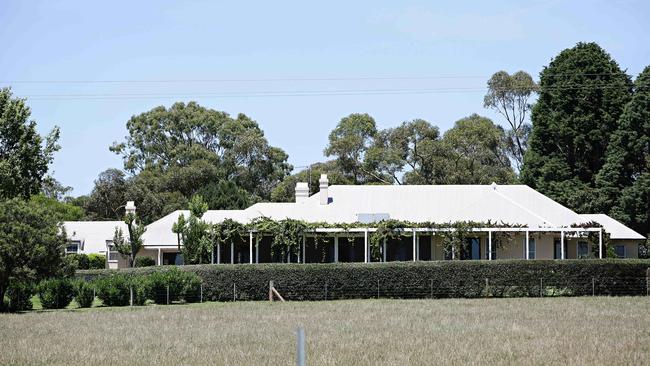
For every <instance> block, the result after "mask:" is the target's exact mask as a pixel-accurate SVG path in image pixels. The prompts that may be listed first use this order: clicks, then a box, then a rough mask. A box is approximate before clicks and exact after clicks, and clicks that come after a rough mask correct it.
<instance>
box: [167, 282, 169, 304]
mask: <svg viewBox="0 0 650 366" xmlns="http://www.w3.org/2000/svg"><path fill="white" fill-rule="evenodd" d="M167 305H169V285H167Z"/></svg>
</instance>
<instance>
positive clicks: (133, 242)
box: [113, 212, 147, 268]
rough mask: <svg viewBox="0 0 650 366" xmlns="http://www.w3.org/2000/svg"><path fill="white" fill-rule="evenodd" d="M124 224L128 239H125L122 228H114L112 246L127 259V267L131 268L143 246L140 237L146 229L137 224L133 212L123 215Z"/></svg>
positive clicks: (136, 217) (136, 218)
mask: <svg viewBox="0 0 650 366" xmlns="http://www.w3.org/2000/svg"><path fill="white" fill-rule="evenodd" d="M124 223H125V224H126V227H127V230H128V232H127V234H128V236H129V237H128V238H125V237H124V233H123V232H122V228H120V227H116V228H115V234H114V235H113V245H114V246H115V249H116V250H117V252H118V253H120V254H121V255H122V256H124V257H126V258H128V260H129V267H132V268H133V267H134V266H135V257H136V256H137V255H138V252H139V251H140V249H142V245H143V244H144V241H143V240H142V235H143V234H144V233H145V231H147V227H146V226H144V225H140V224H139V223H138V216H137V215H136V214H135V213H133V212H129V213H127V214H126V215H124Z"/></svg>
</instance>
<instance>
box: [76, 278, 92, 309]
mask: <svg viewBox="0 0 650 366" xmlns="http://www.w3.org/2000/svg"><path fill="white" fill-rule="evenodd" d="M73 286H74V299H75V301H76V302H77V305H79V307H80V308H89V307H91V306H92V304H93V301H95V289H94V287H93V286H92V285H91V284H90V283H88V282H86V281H83V280H76V281H74V282H73Z"/></svg>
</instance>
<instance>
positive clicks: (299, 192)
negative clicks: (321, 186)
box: [296, 182, 309, 203]
mask: <svg viewBox="0 0 650 366" xmlns="http://www.w3.org/2000/svg"><path fill="white" fill-rule="evenodd" d="M307 198H309V186H308V185H307V183H305V182H298V183H296V203H298V202H304V201H305V200H306V199H307Z"/></svg>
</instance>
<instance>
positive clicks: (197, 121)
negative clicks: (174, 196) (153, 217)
mask: <svg viewBox="0 0 650 366" xmlns="http://www.w3.org/2000/svg"><path fill="white" fill-rule="evenodd" d="M127 129H128V130H129V136H127V137H126V141H124V142H121V143H114V144H113V146H112V147H111V151H113V152H115V153H117V154H120V155H122V157H123V159H124V168H125V170H126V171H128V172H131V173H132V174H138V173H141V172H144V171H149V172H150V173H151V174H154V175H156V176H157V177H159V178H160V184H161V186H162V188H163V190H164V191H169V192H175V191H178V192H181V193H182V194H183V195H184V196H185V197H191V196H192V195H193V194H195V193H196V190H197V189H198V188H200V187H203V186H205V185H208V184H209V183H212V182H217V181H220V180H227V181H232V182H234V183H235V184H237V185H238V186H239V187H242V188H244V189H246V191H248V192H249V193H250V194H251V195H256V196H259V197H260V198H262V199H268V198H269V197H270V194H271V190H272V189H273V187H275V186H276V185H277V184H278V183H279V182H280V181H281V180H282V179H283V178H284V177H285V176H286V175H288V174H289V172H290V171H291V166H290V165H289V164H288V163H287V162H286V161H287V158H288V156H287V154H286V153H285V152H284V151H282V150H281V149H279V148H276V147H273V146H270V145H269V143H268V141H267V140H266V138H265V137H264V132H263V131H262V130H261V129H260V128H259V126H258V124H257V122H255V121H253V120H252V119H250V118H249V117H247V116H246V115H244V114H239V115H238V116H237V117H236V118H232V117H230V116H229V115H228V114H227V113H225V112H219V111H215V110H213V109H207V108H204V107H202V106H200V105H198V104H197V103H196V102H190V103H188V104H185V103H175V104H174V105H172V106H171V108H169V109H167V108H165V107H156V108H154V109H152V110H150V111H148V112H145V113H142V114H140V115H137V116H133V117H132V118H131V119H130V120H129V121H128V122H127ZM156 191H157V190H156Z"/></svg>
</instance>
